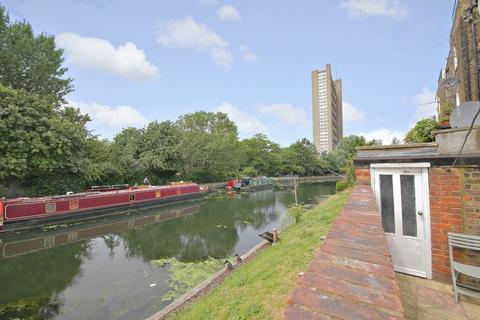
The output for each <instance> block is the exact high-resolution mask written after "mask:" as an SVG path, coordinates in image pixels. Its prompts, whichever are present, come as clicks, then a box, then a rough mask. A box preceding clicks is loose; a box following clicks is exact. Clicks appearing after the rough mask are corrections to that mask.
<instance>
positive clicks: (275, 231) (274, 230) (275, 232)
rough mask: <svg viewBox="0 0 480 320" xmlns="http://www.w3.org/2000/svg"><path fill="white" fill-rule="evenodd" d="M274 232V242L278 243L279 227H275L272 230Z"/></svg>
mask: <svg viewBox="0 0 480 320" xmlns="http://www.w3.org/2000/svg"><path fill="white" fill-rule="evenodd" d="M272 233H273V243H277V241H278V231H277V229H276V228H274V229H273V230H272Z"/></svg>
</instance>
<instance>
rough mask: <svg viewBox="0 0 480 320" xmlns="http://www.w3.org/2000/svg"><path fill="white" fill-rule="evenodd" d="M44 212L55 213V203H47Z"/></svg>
mask: <svg viewBox="0 0 480 320" xmlns="http://www.w3.org/2000/svg"><path fill="white" fill-rule="evenodd" d="M45 211H46V212H55V211H57V204H56V203H55V202H49V203H47V204H45Z"/></svg>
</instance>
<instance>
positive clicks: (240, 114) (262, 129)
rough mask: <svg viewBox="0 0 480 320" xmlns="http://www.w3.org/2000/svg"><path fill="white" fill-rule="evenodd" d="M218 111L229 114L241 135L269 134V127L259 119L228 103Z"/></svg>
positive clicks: (223, 104)
mask: <svg viewBox="0 0 480 320" xmlns="http://www.w3.org/2000/svg"><path fill="white" fill-rule="evenodd" d="M217 111H219V112H223V113H226V114H228V117H229V118H230V120H232V121H233V122H235V124H236V125H237V127H238V131H239V132H240V133H243V134H246V135H248V134H257V133H266V132H267V127H266V126H265V125H264V124H263V123H261V122H260V121H259V120H258V119H257V118H255V117H253V116H251V115H249V114H248V113H246V112H244V111H242V110H239V109H237V108H235V107H234V106H232V105H231V104H230V103H228V102H224V103H222V104H221V105H220V106H218V107H217Z"/></svg>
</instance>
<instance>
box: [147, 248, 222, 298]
mask: <svg viewBox="0 0 480 320" xmlns="http://www.w3.org/2000/svg"><path fill="white" fill-rule="evenodd" d="M223 262H224V260H220V259H215V258H212V257H209V258H208V259H206V260H204V261H199V262H182V261H178V260H177V259H176V258H169V259H158V260H152V261H151V263H152V264H154V265H157V266H162V267H169V270H170V276H171V278H170V280H169V283H168V284H169V286H170V288H171V290H170V291H169V292H168V293H167V294H165V295H164V296H163V297H162V301H170V300H175V299H176V298H178V297H180V296H181V295H182V294H184V293H185V292H187V291H188V290H190V289H192V288H194V287H195V286H196V285H198V284H199V283H201V282H202V281H205V280H207V279H208V278H209V277H210V276H212V275H213V274H214V273H216V272H217V271H219V270H220V269H222V268H223Z"/></svg>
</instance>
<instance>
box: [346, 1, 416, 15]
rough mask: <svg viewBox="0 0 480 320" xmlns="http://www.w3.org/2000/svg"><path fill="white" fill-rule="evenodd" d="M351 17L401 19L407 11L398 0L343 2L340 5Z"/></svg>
mask: <svg viewBox="0 0 480 320" xmlns="http://www.w3.org/2000/svg"><path fill="white" fill-rule="evenodd" d="M340 7H341V8H343V9H345V10H346V11H347V12H348V13H349V14H350V16H352V17H358V16H360V17H370V16H385V17H392V18H396V19H403V18H405V17H406V16H407V14H408V12H407V9H406V8H405V7H404V6H403V5H402V4H401V3H400V1H399V0H345V1H342V2H341V3H340Z"/></svg>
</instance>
